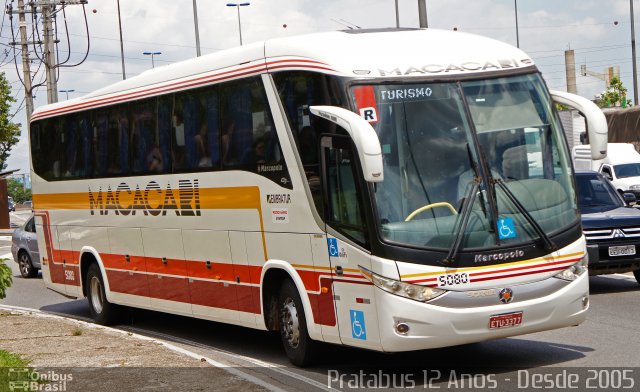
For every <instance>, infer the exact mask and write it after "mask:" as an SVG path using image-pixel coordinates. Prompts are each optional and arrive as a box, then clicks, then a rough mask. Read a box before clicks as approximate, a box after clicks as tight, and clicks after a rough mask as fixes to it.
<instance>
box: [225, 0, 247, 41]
mask: <svg viewBox="0 0 640 392" xmlns="http://www.w3.org/2000/svg"><path fill="white" fill-rule="evenodd" d="M250 4H251V3H227V7H236V9H237V10H238V32H239V33H240V46H242V25H241V24H240V7H246V6H248V5H250Z"/></svg>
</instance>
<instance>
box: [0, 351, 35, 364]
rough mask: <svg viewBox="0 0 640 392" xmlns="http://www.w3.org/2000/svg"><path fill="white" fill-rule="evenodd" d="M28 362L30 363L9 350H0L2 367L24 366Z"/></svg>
mask: <svg viewBox="0 0 640 392" xmlns="http://www.w3.org/2000/svg"><path fill="white" fill-rule="evenodd" d="M28 364H29V363H28V362H27V361H25V360H24V359H22V358H21V357H20V356H19V355H17V354H14V353H10V352H9V351H4V350H0V368H3V367H9V368H23V367H26V366H27V365H28Z"/></svg>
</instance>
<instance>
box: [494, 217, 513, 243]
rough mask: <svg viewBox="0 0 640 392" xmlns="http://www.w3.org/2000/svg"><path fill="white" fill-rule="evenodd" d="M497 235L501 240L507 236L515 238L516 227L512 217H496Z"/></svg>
mask: <svg viewBox="0 0 640 392" xmlns="http://www.w3.org/2000/svg"><path fill="white" fill-rule="evenodd" d="M498 235H499V236H500V239H501V240H504V239H508V238H516V227H515V225H514V224H513V219H512V218H500V219H498Z"/></svg>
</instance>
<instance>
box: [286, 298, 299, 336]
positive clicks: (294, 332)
mask: <svg viewBox="0 0 640 392" xmlns="http://www.w3.org/2000/svg"><path fill="white" fill-rule="evenodd" d="M282 331H283V333H284V337H285V339H286V340H287V343H289V346H291V347H293V348H296V347H298V344H299V343H300V320H299V319H298V311H297V309H296V304H295V303H294V302H293V299H292V298H287V299H286V301H284V304H283V305H282Z"/></svg>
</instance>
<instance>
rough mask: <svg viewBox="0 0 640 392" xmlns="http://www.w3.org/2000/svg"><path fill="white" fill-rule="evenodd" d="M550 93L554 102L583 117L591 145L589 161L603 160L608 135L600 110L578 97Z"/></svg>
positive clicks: (568, 94) (564, 93)
mask: <svg viewBox="0 0 640 392" xmlns="http://www.w3.org/2000/svg"><path fill="white" fill-rule="evenodd" d="M550 93H551V98H552V99H553V100H554V101H555V102H557V103H559V104H562V105H567V106H570V107H572V108H574V109H576V110H577V111H579V112H580V113H581V114H582V115H583V116H584V117H585V119H586V121H587V132H589V144H590V145H591V159H604V158H605V157H606V156H607V143H608V142H609V133H608V126H607V119H606V118H605V117H604V113H602V110H601V109H600V108H599V107H598V106H596V104H594V103H593V102H591V101H589V100H588V99H586V98H583V97H581V96H579V95H575V94H570V93H567V92H564V91H556V90H552V91H550Z"/></svg>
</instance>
